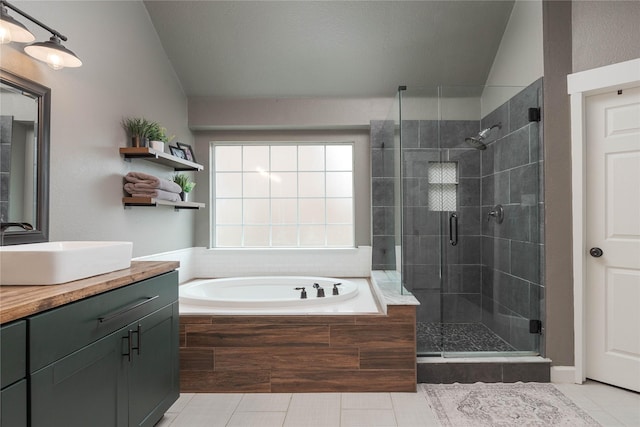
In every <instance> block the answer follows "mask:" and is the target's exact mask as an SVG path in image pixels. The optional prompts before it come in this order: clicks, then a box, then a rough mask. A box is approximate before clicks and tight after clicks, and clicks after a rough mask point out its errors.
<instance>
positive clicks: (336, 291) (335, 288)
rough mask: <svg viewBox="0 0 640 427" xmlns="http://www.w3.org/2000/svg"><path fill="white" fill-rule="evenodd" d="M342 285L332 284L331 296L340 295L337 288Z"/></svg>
mask: <svg viewBox="0 0 640 427" xmlns="http://www.w3.org/2000/svg"><path fill="white" fill-rule="evenodd" d="M340 285H342V283H334V284H333V295H340V292H339V291H338V286H340Z"/></svg>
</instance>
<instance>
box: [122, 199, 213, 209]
mask: <svg viewBox="0 0 640 427" xmlns="http://www.w3.org/2000/svg"><path fill="white" fill-rule="evenodd" d="M122 203H123V204H124V205H125V206H173V207H174V208H175V209H176V210H179V209H200V208H204V207H205V204H204V203H197V202H170V201H169V200H161V199H154V198H152V197H123V198H122Z"/></svg>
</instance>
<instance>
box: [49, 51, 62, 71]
mask: <svg viewBox="0 0 640 427" xmlns="http://www.w3.org/2000/svg"><path fill="white" fill-rule="evenodd" d="M47 65H48V66H49V67H50V68H53V69H54V70H61V69H63V68H64V65H63V61H62V58H60V55H56V54H55V53H52V54H49V55H47Z"/></svg>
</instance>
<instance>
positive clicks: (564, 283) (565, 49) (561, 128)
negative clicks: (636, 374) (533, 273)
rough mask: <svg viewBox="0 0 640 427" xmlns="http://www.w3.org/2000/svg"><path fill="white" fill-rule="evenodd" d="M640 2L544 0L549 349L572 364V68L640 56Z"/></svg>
mask: <svg viewBox="0 0 640 427" xmlns="http://www.w3.org/2000/svg"><path fill="white" fill-rule="evenodd" d="M639 22H640V2H637V1H573V2H570V1H545V2H544V3H543V25H544V31H543V38H544V78H545V82H544V107H543V114H544V119H545V126H544V141H545V182H546V187H545V202H546V210H547V211H546V215H545V243H546V247H545V250H546V257H545V268H546V271H545V283H546V292H547V293H546V310H547V313H546V319H547V327H546V328H545V345H546V356H547V357H549V358H550V359H552V361H553V362H552V363H553V365H556V366H572V365H573V364H574V346H573V339H574V337H573V275H572V257H571V251H572V247H573V246H572V218H571V129H570V123H571V121H570V109H569V96H568V95H567V75H568V74H571V73H573V72H579V71H584V70H588V69H592V68H597V67H600V66H604V65H609V64H612V63H616V62H622V61H627V60H630V59H635V58H638V57H640V25H638V23H639Z"/></svg>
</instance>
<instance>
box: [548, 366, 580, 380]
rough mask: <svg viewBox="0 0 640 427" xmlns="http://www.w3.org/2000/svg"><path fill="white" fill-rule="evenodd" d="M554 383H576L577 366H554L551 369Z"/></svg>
mask: <svg viewBox="0 0 640 427" xmlns="http://www.w3.org/2000/svg"><path fill="white" fill-rule="evenodd" d="M551 382H552V383H558V384H560V383H575V382H576V368H575V366H552V367H551Z"/></svg>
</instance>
